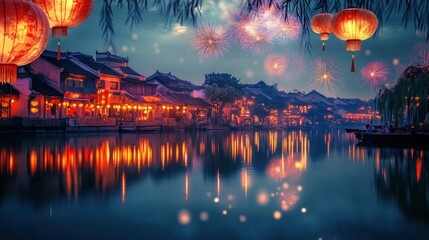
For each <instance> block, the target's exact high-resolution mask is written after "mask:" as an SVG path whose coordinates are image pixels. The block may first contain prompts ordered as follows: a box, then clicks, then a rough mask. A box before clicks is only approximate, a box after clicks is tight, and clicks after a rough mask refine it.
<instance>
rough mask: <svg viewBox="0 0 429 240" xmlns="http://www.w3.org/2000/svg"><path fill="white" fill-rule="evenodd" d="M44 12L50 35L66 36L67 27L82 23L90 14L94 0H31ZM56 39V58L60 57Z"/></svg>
mask: <svg viewBox="0 0 429 240" xmlns="http://www.w3.org/2000/svg"><path fill="white" fill-rule="evenodd" d="M33 2H34V3H35V4H37V5H38V6H39V7H40V8H41V9H42V10H43V11H44V12H45V14H46V16H47V17H48V20H49V24H50V25H51V27H52V37H58V38H59V37H67V30H68V28H72V27H76V26H78V25H80V24H81V23H83V22H84V21H85V20H86V19H87V18H88V17H89V15H90V14H91V11H92V7H93V5H94V0H73V1H70V0H33ZM60 45H61V41H60V40H59V39H58V54H57V60H60V59H61V47H60Z"/></svg>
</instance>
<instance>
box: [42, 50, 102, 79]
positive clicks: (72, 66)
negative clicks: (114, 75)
mask: <svg viewBox="0 0 429 240" xmlns="http://www.w3.org/2000/svg"><path fill="white" fill-rule="evenodd" d="M42 58H43V59H44V60H46V61H47V62H49V63H51V64H52V65H54V66H57V67H60V68H63V69H64V71H66V72H68V73H74V74H78V75H82V76H86V77H90V78H97V77H98V76H97V75H95V74H93V73H91V72H89V71H87V70H85V69H84V68H82V67H81V66H79V65H78V64H76V63H74V62H73V61H72V60H71V59H61V60H59V61H58V60H57V59H56V58H51V57H46V56H45V55H42Z"/></svg>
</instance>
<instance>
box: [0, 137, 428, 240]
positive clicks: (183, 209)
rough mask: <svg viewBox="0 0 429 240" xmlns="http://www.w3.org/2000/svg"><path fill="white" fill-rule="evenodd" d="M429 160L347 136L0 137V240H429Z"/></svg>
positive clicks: (425, 153) (420, 154)
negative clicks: (104, 239)
mask: <svg viewBox="0 0 429 240" xmlns="http://www.w3.org/2000/svg"><path fill="white" fill-rule="evenodd" d="M428 154H429V153H428V151H427V150H419V149H386V148H368V147H366V148H365V147H359V146H356V144H355V139H354V136H353V134H346V133H344V132H343V131H341V130H332V131H308V132H306V131H292V132H285V131H254V132H252V131H249V132H192V133H186V132H185V133H183V132H181V133H163V134H158V133H153V134H99V135H96V134H82V135H68V136H63V135H58V136H43V137H41V136H39V137H35V136H17V137H9V138H5V137H4V136H2V137H0V238H1V239H8V238H11V239H16V238H28V237H30V236H31V237H32V238H41V239H47V238H58V237H60V236H63V234H64V232H66V233H68V234H69V235H68V236H69V238H72V239H73V238H81V237H83V238H89V237H91V236H97V237H108V238H131V239H134V238H141V237H146V238H154V239H159V238H169V239H171V238H179V239H181V238H184V239H199V238H205V239H218V238H226V237H227V238H245V239H248V238H251V239H260V238H267V239H269V238H279V239H282V238H284V236H289V237H291V238H310V239H318V238H322V239H333V238H336V239H362V238H365V239H380V238H399V239H401V238H404V237H419V236H425V235H424V234H427V233H428V232H429V225H428V222H429V186H428V178H429V176H428V173H429V167H428V165H429V164H428V161H429V160H428ZM53 219H55V221H52V220H53ZM18 223H19V224H18ZM111 224H114V225H115V226H117V227H116V228H109V226H110V225H111ZM398 224H400V225H398ZM88 225H90V226H91V227H88ZM38 226H39V227H38ZM41 226H45V227H48V228H43V227H41ZM219 228H221V229H222V231H219ZM6 229H7V230H9V231H6Z"/></svg>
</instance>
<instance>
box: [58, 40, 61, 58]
mask: <svg viewBox="0 0 429 240" xmlns="http://www.w3.org/2000/svg"><path fill="white" fill-rule="evenodd" d="M57 60H58V61H60V60H61V39H59V38H58V52H57Z"/></svg>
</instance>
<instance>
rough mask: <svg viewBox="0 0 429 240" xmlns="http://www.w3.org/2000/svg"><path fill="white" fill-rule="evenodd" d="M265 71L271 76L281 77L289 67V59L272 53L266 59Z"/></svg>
mask: <svg viewBox="0 0 429 240" xmlns="http://www.w3.org/2000/svg"><path fill="white" fill-rule="evenodd" d="M264 67H265V72H266V73H267V74H268V75H269V76H271V77H281V76H282V75H284V74H285V72H286V69H287V61H286V58H285V57H284V56H283V55H280V54H271V55H269V56H268V57H267V58H266V59H265V63H264Z"/></svg>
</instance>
